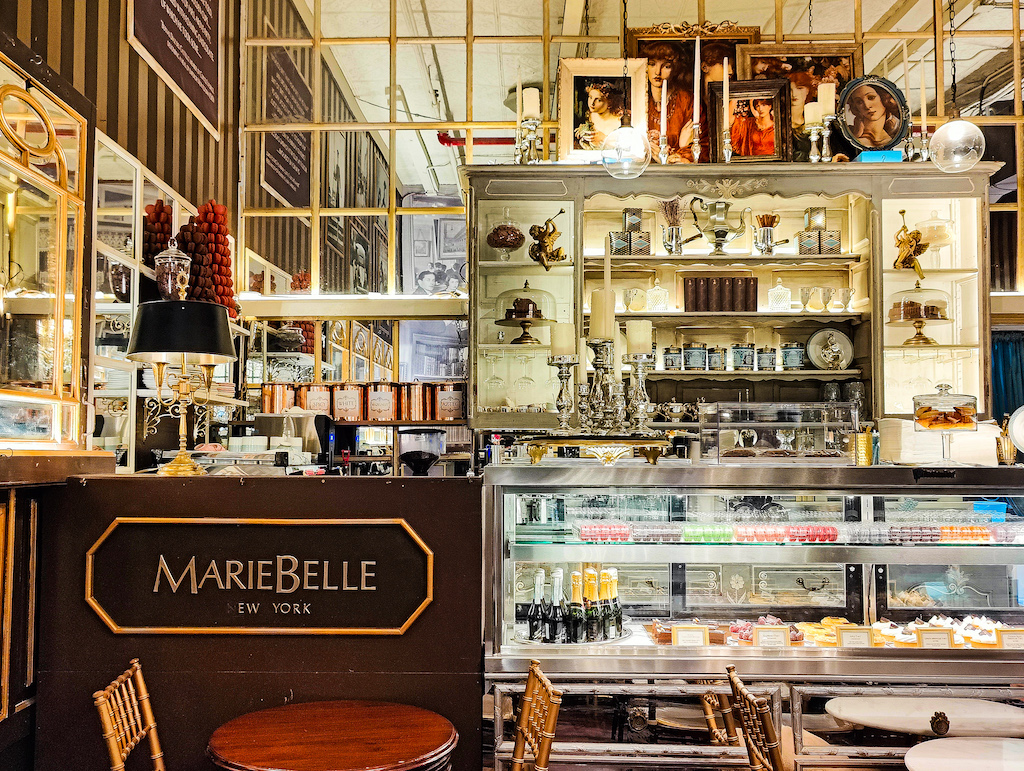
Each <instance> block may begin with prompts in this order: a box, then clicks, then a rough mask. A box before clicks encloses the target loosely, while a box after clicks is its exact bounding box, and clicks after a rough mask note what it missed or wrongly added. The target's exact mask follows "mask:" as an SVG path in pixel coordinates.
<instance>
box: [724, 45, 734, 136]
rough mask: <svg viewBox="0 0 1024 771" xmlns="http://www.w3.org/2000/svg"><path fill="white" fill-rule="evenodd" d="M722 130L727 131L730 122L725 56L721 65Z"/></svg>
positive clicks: (727, 66)
mask: <svg viewBox="0 0 1024 771" xmlns="http://www.w3.org/2000/svg"><path fill="white" fill-rule="evenodd" d="M722 67H723V69H722V131H728V130H729V129H730V128H731V127H732V124H731V123H729V57H728V56H726V57H725V62H724V63H723V65H722Z"/></svg>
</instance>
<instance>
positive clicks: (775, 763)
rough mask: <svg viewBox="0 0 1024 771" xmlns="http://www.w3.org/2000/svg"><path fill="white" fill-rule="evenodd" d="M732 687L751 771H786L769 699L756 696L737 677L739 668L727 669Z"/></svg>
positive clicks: (736, 713) (731, 666)
mask: <svg viewBox="0 0 1024 771" xmlns="http://www.w3.org/2000/svg"><path fill="white" fill-rule="evenodd" d="M725 671H726V672H727V673H728V675H729V685H731V686H732V695H733V700H732V701H733V705H732V709H733V715H734V717H735V720H736V722H738V723H739V724H740V727H741V728H742V729H743V736H744V742H745V744H746V745H747V758H748V759H749V761H750V771H784V767H783V762H782V751H781V749H780V748H779V736H778V733H777V732H776V730H775V724H774V723H773V722H772V713H771V710H770V709H769V708H768V700H767V699H765V698H763V697H755V696H754V695H753V694H751V693H750V691H748V690H747V688H746V686H745V685H743V681H742V680H740V678H739V677H738V676H737V674H736V667H735V666H733V665H732V664H730V665H729V666H727V667H726V668H725Z"/></svg>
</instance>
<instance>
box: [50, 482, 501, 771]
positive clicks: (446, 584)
mask: <svg viewBox="0 0 1024 771" xmlns="http://www.w3.org/2000/svg"><path fill="white" fill-rule="evenodd" d="M47 503H48V511H49V516H48V517H47V521H46V523H45V528H44V529H43V530H42V532H41V533H40V536H39V554H40V563H41V564H42V565H43V566H44V569H43V570H42V571H41V576H40V585H39V598H40V604H39V607H40V650H39V668H38V681H39V684H38V706H37V730H36V762H35V768H36V769H38V770H39V771H50V770H52V771H58V769H59V770H60V771H64V769H67V768H70V767H85V766H88V767H92V768H103V767H105V766H104V764H105V762H106V759H105V757H104V747H103V743H102V741H101V739H100V728H99V719H98V717H97V716H96V713H95V708H94V707H93V705H92V700H91V698H90V696H91V694H92V693H93V691H95V690H97V689H99V688H101V687H103V686H104V685H106V683H107V682H109V681H110V680H111V679H113V677H114V676H115V675H117V674H118V673H119V672H121V671H122V670H123V669H124V668H125V667H127V666H128V662H129V660H130V659H132V658H135V657H137V658H139V659H141V661H142V664H143V667H144V670H145V672H146V682H147V685H148V686H149V690H150V693H151V696H152V700H153V706H154V710H155V712H156V719H157V724H158V726H159V728H160V739H161V744H162V745H163V748H164V751H165V754H166V758H167V763H168V767H173V768H179V769H182V768H183V769H204V771H206V770H208V769H213V768H214V766H213V764H212V763H211V762H210V761H209V760H208V759H207V758H206V756H205V754H204V751H205V748H206V743H207V741H208V740H209V738H210V735H211V734H212V733H213V731H214V730H215V729H216V728H217V727H218V726H219V725H221V724H223V723H225V722H226V721H228V720H230V719H232V718H234V717H236V716H238V715H242V714H244V713H247V712H252V711H254V710H258V709H262V708H265V707H272V706H276V705H281V704H286V703H291V702H308V701H325V700H327V701H329V700H336V699H371V700H380V701H393V702H401V703H407V704H412V705H415V706H419V707H423V708H425V709H429V710H432V711H434V712H437V713H438V714H440V715H443V716H444V717H446V718H448V719H449V720H450V721H451V722H452V723H453V724H454V725H455V727H456V729H457V730H458V733H459V745H458V747H457V749H456V750H455V753H454V755H453V760H454V765H453V767H454V768H457V769H477V768H479V767H480V722H481V721H480V714H481V696H482V692H483V653H482V639H483V636H482V629H481V613H480V608H481V602H482V598H481V587H482V580H481V543H482V530H481V484H480V481H479V480H478V479H475V480H474V479H429V478H428V479H415V478H411V479H410V478H383V477H382V478H372V477H365V478H347V477H346V478H340V477H332V478H247V479H238V478H199V479H186V480H175V479H163V478H157V477H149V476H132V477H125V476H119V477H114V476H109V477H107V476H105V477H88V478H76V479H72V480H70V482H69V484H68V486H67V488H66V490H65V491H64V492H63V493H60V492H54V493H53V494H52V498H51V499H50V500H49V501H48V502H47ZM193 558H194V560H193ZM119 581H120V583H119ZM119 586H120V590H119ZM175 587H176V588H175ZM378 621H379V622H380V623H377V622H378Z"/></svg>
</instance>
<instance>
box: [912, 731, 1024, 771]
mask: <svg viewBox="0 0 1024 771" xmlns="http://www.w3.org/2000/svg"><path fill="white" fill-rule="evenodd" d="M903 762H904V763H906V765H907V768H908V769H909V770H910V771H963V769H965V768H969V769H971V771H1020V769H1021V768H1022V767H1024V741H1022V740H1021V739H932V740H931V741H928V742H921V743H920V744H916V745H914V746H913V747H911V748H910V749H909V750H907V754H906V755H905V756H904V758H903Z"/></svg>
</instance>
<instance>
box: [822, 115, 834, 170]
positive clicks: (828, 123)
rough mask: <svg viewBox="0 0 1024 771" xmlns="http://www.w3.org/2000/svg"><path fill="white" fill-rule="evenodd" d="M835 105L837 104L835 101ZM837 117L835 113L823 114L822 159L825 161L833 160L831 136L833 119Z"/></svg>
mask: <svg viewBox="0 0 1024 771" xmlns="http://www.w3.org/2000/svg"><path fill="white" fill-rule="evenodd" d="M834 107H835V104H834V103H833V108H834ZM835 119H836V116H835V115H830V114H829V115H822V116H821V160H822V161H824V162H825V163H829V162H830V161H831V160H832V144H831V143H830V142H829V137H830V136H831V135H832V121H834V120H835Z"/></svg>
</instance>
